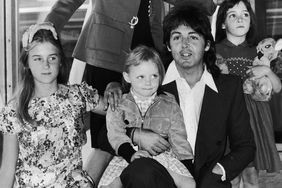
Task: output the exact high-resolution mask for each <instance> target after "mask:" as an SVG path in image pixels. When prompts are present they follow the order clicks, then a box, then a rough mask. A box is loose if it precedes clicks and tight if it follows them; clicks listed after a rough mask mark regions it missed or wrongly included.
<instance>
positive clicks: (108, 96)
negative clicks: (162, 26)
mask: <svg viewBox="0 0 282 188" xmlns="http://www.w3.org/2000/svg"><path fill="white" fill-rule="evenodd" d="M121 97H122V91H121V85H120V83H118V82H110V83H109V84H108V85H107V87H106V89H105V92H104V104H105V110H106V109H107V108H108V106H110V107H111V110H112V111H115V109H116V108H117V107H118V105H119V100H120V99H121Z"/></svg>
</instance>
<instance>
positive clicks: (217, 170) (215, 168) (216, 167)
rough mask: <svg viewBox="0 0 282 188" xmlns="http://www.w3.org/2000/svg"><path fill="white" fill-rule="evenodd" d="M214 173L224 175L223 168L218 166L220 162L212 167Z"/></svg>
mask: <svg viewBox="0 0 282 188" xmlns="http://www.w3.org/2000/svg"><path fill="white" fill-rule="evenodd" d="M212 173H214V174H217V175H221V176H222V175H223V172H222V170H221V168H220V167H219V166H218V164H216V165H215V166H214V167H213V169H212Z"/></svg>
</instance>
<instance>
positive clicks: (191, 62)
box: [168, 25, 210, 70]
mask: <svg viewBox="0 0 282 188" xmlns="http://www.w3.org/2000/svg"><path fill="white" fill-rule="evenodd" d="M169 43H170V47H168V50H169V51H171V53H172V56H173V59H174V61H175V63H176V66H177V67H178V68H181V69H183V70H187V69H193V68H202V67H203V56H204V53H205V51H208V50H209V47H210V46H209V43H207V44H205V40H204V37H203V36H202V35H200V34H199V33H197V32H196V31H194V30H193V29H192V28H191V27H190V26H186V25H180V26H178V27H177V28H176V29H174V30H172V31H171V33H170V41H169Z"/></svg>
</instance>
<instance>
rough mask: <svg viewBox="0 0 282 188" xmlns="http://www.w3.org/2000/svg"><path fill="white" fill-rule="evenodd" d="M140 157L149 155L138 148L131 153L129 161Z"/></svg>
mask: <svg viewBox="0 0 282 188" xmlns="http://www.w3.org/2000/svg"><path fill="white" fill-rule="evenodd" d="M141 157H151V155H150V154H149V153H148V152H147V151H145V150H138V151H136V152H135V153H134V154H133V155H132V157H131V159H130V162H132V161H134V160H135V159H139V158H141Z"/></svg>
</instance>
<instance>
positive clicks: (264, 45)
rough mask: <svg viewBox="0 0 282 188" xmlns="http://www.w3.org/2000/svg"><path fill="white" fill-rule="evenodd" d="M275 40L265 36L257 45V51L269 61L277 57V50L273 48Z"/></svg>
mask: <svg viewBox="0 0 282 188" xmlns="http://www.w3.org/2000/svg"><path fill="white" fill-rule="evenodd" d="M275 43H276V42H275V40H274V39H272V38H266V39H263V40H262V41H260V42H259V44H258V45H257V53H258V54H259V53H262V54H263V56H265V57H267V58H268V59H269V60H270V61H271V60H273V59H275V58H276V57H277V51H276V50H275Z"/></svg>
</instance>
